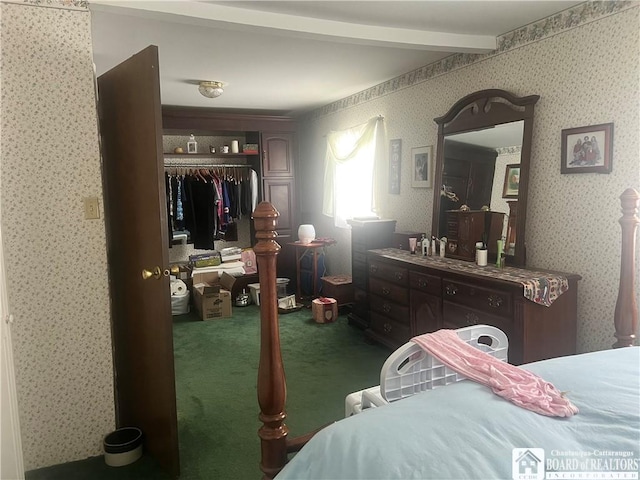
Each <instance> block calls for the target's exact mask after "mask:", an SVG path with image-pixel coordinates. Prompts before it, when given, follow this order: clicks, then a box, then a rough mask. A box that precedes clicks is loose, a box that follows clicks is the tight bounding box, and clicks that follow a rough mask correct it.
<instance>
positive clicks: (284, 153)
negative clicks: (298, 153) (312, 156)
mask: <svg viewBox="0 0 640 480" xmlns="http://www.w3.org/2000/svg"><path fill="white" fill-rule="evenodd" d="M293 137H294V135H293V134H292V133H263V134H262V166H263V169H262V175H263V176H264V177H293V175H294V174H293V162H294V138H293Z"/></svg>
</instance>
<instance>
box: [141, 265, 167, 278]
mask: <svg viewBox="0 0 640 480" xmlns="http://www.w3.org/2000/svg"><path fill="white" fill-rule="evenodd" d="M161 276H162V270H160V267H155V268H154V269H153V270H147V269H146V268H143V269H142V278H143V280H149V279H150V278H151V277H153V278H155V279H156V280H158V279H159V278H160V277H161Z"/></svg>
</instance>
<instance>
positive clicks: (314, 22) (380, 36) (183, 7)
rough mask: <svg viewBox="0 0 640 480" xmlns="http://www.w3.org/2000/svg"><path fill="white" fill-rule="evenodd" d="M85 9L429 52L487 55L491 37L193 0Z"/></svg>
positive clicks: (108, 2) (99, 0)
mask: <svg viewBox="0 0 640 480" xmlns="http://www.w3.org/2000/svg"><path fill="white" fill-rule="evenodd" d="M90 9H92V10H101V11H105V12H109V11H111V12H117V13H125V14H129V15H138V16H143V17H146V18H155V19H158V20H164V21H175V22H180V23H185V24H189V25H199V26H208V27H222V28H233V29H243V30H248V29H250V30H252V31H255V30H256V29H258V30H261V31H264V32H265V33H276V34H281V35H287V36H294V37H298V38H311V39H316V40H325V41H333V42H342V43H351V44H357V45H371V46H378V47H393V48H406V49H412V50H430V51H437V52H451V53H456V52H462V53H488V52H490V51H492V50H495V48H496V37H494V36H491V35H466V34H458V33H447V32H433V31H425V30H412V29H404V28H396V27H381V26H374V25H362V24H358V23H347V22H338V21H335V20H323V19H318V18H311V17H302V16H297V15H288V14H281V13H271V12H264V11H259V10H252V9H247V8H239V7H230V6H226V5H216V4H212V3H205V2H199V1H193V0H189V1H184V0H183V1H130V0H129V1H112V0H90Z"/></svg>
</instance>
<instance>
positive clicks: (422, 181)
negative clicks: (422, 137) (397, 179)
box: [411, 145, 433, 188]
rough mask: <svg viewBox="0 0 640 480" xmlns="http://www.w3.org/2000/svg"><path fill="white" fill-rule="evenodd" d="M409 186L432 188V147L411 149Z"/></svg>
mask: <svg viewBox="0 0 640 480" xmlns="http://www.w3.org/2000/svg"><path fill="white" fill-rule="evenodd" d="M411 164H412V168H411V186H412V187H415V188H432V187H433V145H430V146H428V147H417V148H412V149H411Z"/></svg>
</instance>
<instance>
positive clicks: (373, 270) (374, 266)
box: [369, 265, 378, 273]
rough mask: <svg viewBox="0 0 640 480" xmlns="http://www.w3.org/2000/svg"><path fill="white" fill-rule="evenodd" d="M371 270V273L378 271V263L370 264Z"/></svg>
mask: <svg viewBox="0 0 640 480" xmlns="http://www.w3.org/2000/svg"><path fill="white" fill-rule="evenodd" d="M369 271H370V272H371V273H376V272H377V271H378V266H377V265H369Z"/></svg>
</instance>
